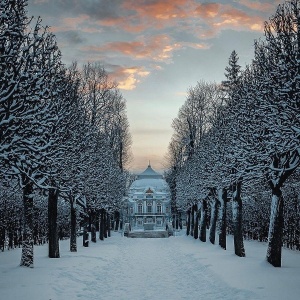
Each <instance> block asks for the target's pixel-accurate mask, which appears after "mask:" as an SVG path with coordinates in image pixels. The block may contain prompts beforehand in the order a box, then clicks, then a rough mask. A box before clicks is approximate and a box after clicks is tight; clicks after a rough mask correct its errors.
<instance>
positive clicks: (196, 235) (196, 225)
mask: <svg viewBox="0 0 300 300" xmlns="http://www.w3.org/2000/svg"><path fill="white" fill-rule="evenodd" d="M195 215H196V216H195V226H194V239H198V237H199V230H198V225H199V224H198V223H199V214H198V211H196V212H195Z"/></svg>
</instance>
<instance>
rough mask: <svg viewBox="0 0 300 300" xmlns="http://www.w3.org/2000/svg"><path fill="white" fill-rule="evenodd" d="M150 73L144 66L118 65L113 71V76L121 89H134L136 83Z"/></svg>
mask: <svg viewBox="0 0 300 300" xmlns="http://www.w3.org/2000/svg"><path fill="white" fill-rule="evenodd" d="M149 74H150V72H149V71H147V70H146V69H145V68H144V67H117V68H115V70H114V71H112V72H111V76H112V78H114V79H115V80H116V81H117V82H118V83H119V85H118V87H119V89H121V90H133V89H135V88H136V85H137V84H138V83H139V82H140V81H141V80H142V79H143V78H145V77H147V76H148V75H149Z"/></svg>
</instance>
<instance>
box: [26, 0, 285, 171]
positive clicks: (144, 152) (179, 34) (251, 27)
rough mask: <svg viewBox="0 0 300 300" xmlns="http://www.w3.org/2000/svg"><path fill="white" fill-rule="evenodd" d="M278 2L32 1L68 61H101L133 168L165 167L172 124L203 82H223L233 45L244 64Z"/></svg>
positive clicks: (31, 7) (31, 12)
mask: <svg viewBox="0 0 300 300" xmlns="http://www.w3.org/2000/svg"><path fill="white" fill-rule="evenodd" d="M282 2H283V0H282V1H280V0H260V1H259V0H241V1H237V0H228V1H225V0H219V1H199V0H163V1H162V0H161V1H159V0H29V6H28V12H29V15H30V16H35V17H38V16H40V17H41V18H42V20H43V24H44V25H48V26H50V30H51V31H52V32H53V33H54V34H55V35H56V37H57V41H58V46H59V48H60V50H61V52H62V59H63V62H64V63H65V64H66V65H70V64H71V62H72V61H77V62H78V63H79V66H81V65H82V64H84V63H87V62H100V63H101V64H102V65H103V66H104V67H105V69H106V70H107V71H108V72H109V74H110V76H111V78H112V80H115V81H116V82H118V84H119V86H118V87H119V89H120V90H121V93H122V95H123V96H124V98H125V99H126V101H127V115H128V119H129V123H130V132H131V135H132V140H133V144H132V154H133V159H132V162H131V163H130V165H129V166H128V168H129V170H131V171H133V172H140V171H143V170H144V169H146V167H147V165H148V163H149V160H150V162H151V166H152V167H153V168H154V169H155V170H156V171H160V172H161V171H163V169H164V168H165V165H166V161H165V160H166V159H165V156H166V153H167V150H168V144H169V142H170V140H171V136H172V133H173V130H172V127H171V124H172V120H173V119H174V118H176V116H177V113H178V110H179V108H180V107H181V106H182V105H183V103H184V102H185V100H186V92H187V90H188V88H189V87H192V86H195V85H196V83H197V81H201V80H205V81H207V82H213V81H215V82H221V81H222V80H224V79H225V78H224V70H225V67H226V66H227V64H228V58H229V56H230V54H231V52H232V51H233V50H235V51H236V52H237V53H238V56H239V58H240V60H239V63H240V65H241V66H242V67H245V65H246V64H248V63H250V62H251V60H252V58H253V44H254V40H255V39H259V38H262V37H263V23H264V21H267V20H268V19H269V17H271V15H272V14H273V13H274V12H275V10H276V7H277V5H278V4H279V3H282Z"/></svg>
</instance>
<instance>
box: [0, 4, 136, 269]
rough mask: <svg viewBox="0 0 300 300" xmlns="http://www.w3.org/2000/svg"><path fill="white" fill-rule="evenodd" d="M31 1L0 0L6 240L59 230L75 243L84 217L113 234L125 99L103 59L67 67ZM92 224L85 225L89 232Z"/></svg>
mask: <svg viewBox="0 0 300 300" xmlns="http://www.w3.org/2000/svg"><path fill="white" fill-rule="evenodd" d="M27 5H28V1H26V0H19V1H11V0H3V1H1V2H0V102H1V105H0V242H1V245H0V246H1V247H2V248H3V249H4V247H5V242H6V241H8V245H9V247H13V246H16V245H21V244H22V257H21V265H22V266H27V267H33V245H34V244H38V243H43V242H44V241H46V240H47V241H49V257H59V256H60V254H59V243H58V239H59V237H61V238H62V237H64V236H66V235H67V236H70V250H71V251H77V245H76V233H77V231H78V229H79V225H82V226H84V228H85V229H86V230H87V229H88V228H87V227H90V228H89V229H90V230H91V231H92V234H91V235H92V236H91V238H92V241H94V242H96V237H95V234H96V230H99V229H100V239H103V238H104V237H106V236H107V232H108V231H109V229H110V227H111V226H110V222H111V219H112V218H114V219H115V220H116V222H115V224H117V225H116V226H118V224H119V221H120V220H119V213H118V212H119V209H120V205H121V200H122V197H123V196H124V193H125V189H126V186H125V184H126V180H127V177H128V172H127V171H126V169H125V168H126V166H127V165H128V162H129V161H130V147H131V136H130V132H129V123H128V120H127V115H126V102H125V99H124V98H123V96H122V94H121V93H120V91H119V89H118V86H117V84H116V83H115V82H114V81H112V80H111V79H110V78H109V75H108V73H107V72H106V70H105V69H104V67H103V66H102V65H101V64H99V63H86V64H85V65H84V66H83V67H82V68H79V67H78V66H77V64H76V62H74V63H73V64H72V65H71V66H70V67H66V66H65V65H64V64H63V63H62V60H61V53H60V50H59V48H58V46H57V42H56V38H55V36H54V35H53V34H52V33H51V32H50V31H49V29H48V27H47V26H44V25H43V24H42V20H41V19H40V18H37V19H34V18H29V17H28V16H27V11H26V7H27ZM86 234H87V232H86V231H85V235H86Z"/></svg>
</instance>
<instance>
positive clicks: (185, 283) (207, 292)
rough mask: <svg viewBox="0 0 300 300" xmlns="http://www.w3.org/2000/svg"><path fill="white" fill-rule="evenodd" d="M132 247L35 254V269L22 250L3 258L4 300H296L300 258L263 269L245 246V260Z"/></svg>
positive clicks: (184, 248)
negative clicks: (24, 261) (26, 262)
mask: <svg viewBox="0 0 300 300" xmlns="http://www.w3.org/2000/svg"><path fill="white" fill-rule="evenodd" d="M182 234H183V235H182V236H178V237H170V238H165V239H131V238H126V237H122V236H121V235H120V233H113V236H112V237H111V238H108V239H106V240H105V241H104V242H100V241H98V242H97V243H96V244H90V247H89V248H84V247H82V246H81V239H79V241H78V252H77V253H71V252H69V250H68V248H69V245H68V244H69V241H62V242H61V243H60V246H61V258H60V259H49V258H48V257H47V250H48V248H47V245H44V246H39V247H35V267H34V268H33V269H27V268H21V267H19V266H18V263H19V261H20V257H21V249H15V250H13V251H6V252H4V253H0V299H1V300H18V299H22V300H33V299H34V300H50V299H51V300H69V299H70V300H80V299H87V300H89V299H91V300H96V299H97V300H102V299H103V300H111V299H112V300H115V299H116V300H119V299H120V300H122V299H124V300H127V299H128V300H129V299H130V300H138V299H139V300H140V299H142V300H148V299H151V300H152V299H155V300H162V299H164V300H181V299H197V300H198V299H203V300H210V299H213V300H221V299H222V300H227V299H230V300H233V299H237V300H243V299H251V300H258V299H270V300H271V299H272V300H277V299H280V300H281V299H285V300H289V299H297V298H298V296H299V294H300V286H299V279H300V254H299V252H294V251H288V250H284V267H283V268H273V267H270V266H269V265H268V264H267V263H265V261H264V255H265V247H266V245H263V244H262V243H257V242H251V241H246V250H249V251H248V252H247V255H248V256H247V257H246V258H238V257H236V256H235V255H234V254H233V249H232V246H231V245H232V238H231V237H228V248H229V249H228V250H227V251H224V250H222V249H220V248H219V247H218V246H217V245H211V244H209V243H201V242H200V241H199V240H194V239H193V238H191V237H186V236H184V233H182Z"/></svg>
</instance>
